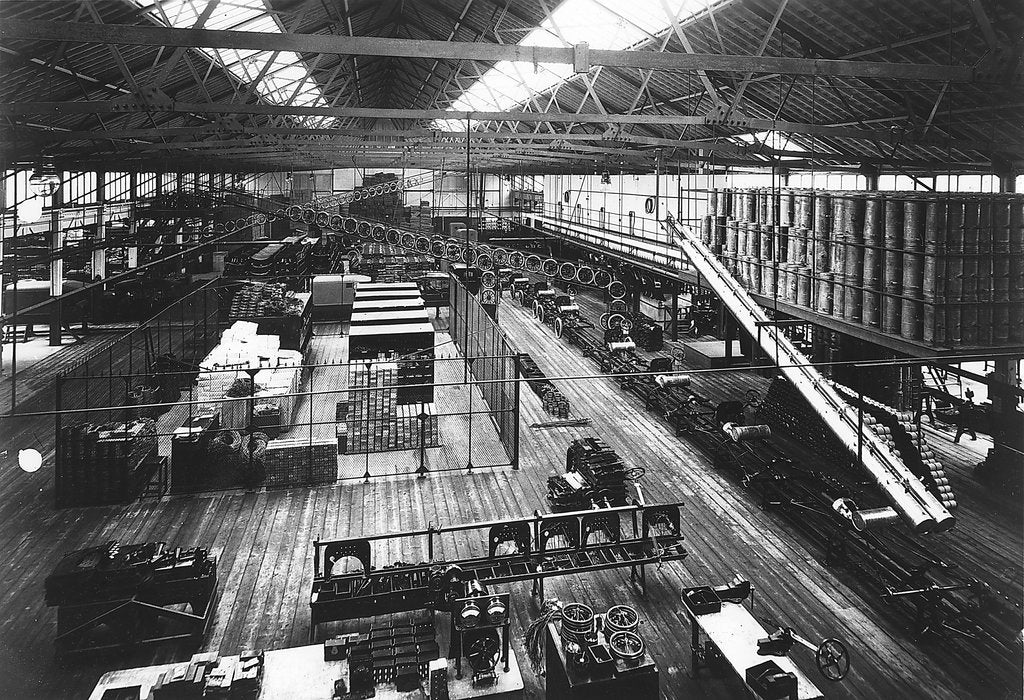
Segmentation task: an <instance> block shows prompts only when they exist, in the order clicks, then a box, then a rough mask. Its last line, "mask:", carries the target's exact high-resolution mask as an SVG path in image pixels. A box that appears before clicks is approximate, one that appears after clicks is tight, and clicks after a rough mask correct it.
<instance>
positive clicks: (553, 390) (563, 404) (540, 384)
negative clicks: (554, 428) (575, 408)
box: [519, 353, 572, 418]
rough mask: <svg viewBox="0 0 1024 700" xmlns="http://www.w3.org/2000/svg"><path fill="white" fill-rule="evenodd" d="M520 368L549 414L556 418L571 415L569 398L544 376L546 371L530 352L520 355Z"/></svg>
mask: <svg viewBox="0 0 1024 700" xmlns="http://www.w3.org/2000/svg"><path fill="white" fill-rule="evenodd" d="M519 369H520V372H521V373H522V375H523V378H524V379H526V380H527V381H526V383H527V384H528V385H529V387H530V388H531V389H532V390H533V393H535V394H536V395H537V397H538V398H540V400H541V405H542V406H543V407H544V411H545V412H546V413H548V415H551V416H554V417H555V418H568V417H569V414H570V413H571V411H572V408H571V406H570V405H569V399H567V398H566V397H565V394H563V393H562V392H561V391H559V390H558V387H556V386H555V385H554V384H552V383H551V382H550V381H548V379H547V378H546V377H545V376H544V371H543V370H542V369H541V368H540V367H538V366H537V363H536V362H535V361H534V359H533V358H532V357H530V355H529V354H527V353H523V354H522V355H521V356H520V360H519Z"/></svg>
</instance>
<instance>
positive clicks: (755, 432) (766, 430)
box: [722, 423, 772, 442]
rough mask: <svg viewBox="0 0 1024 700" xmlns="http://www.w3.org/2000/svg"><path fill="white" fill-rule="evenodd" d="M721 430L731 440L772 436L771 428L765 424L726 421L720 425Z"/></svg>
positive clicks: (740, 440) (738, 440)
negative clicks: (737, 423)
mask: <svg viewBox="0 0 1024 700" xmlns="http://www.w3.org/2000/svg"><path fill="white" fill-rule="evenodd" d="M722 432H724V433H725V434H726V435H728V436H729V438H730V439H731V440H732V441H733V442H745V441H747V440H760V439H762V438H770V437H771V436H772V429H771V428H770V427H768V426H767V425H736V424H735V423H726V424H725V425H723V426H722Z"/></svg>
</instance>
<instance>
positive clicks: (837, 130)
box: [0, 100, 985, 150]
mask: <svg viewBox="0 0 1024 700" xmlns="http://www.w3.org/2000/svg"><path fill="white" fill-rule="evenodd" d="M125 112H143V113H146V112H149V113H151V114H156V113H159V112H176V113H185V114H260V115H294V116H323V117H347V118H357V119H358V118H369V119H411V120H430V119H445V120H448V119H451V120H465V119H474V120H479V121H488V120H493V121H506V120H507V121H518V122H529V123H545V122H547V123H563V124H573V123H579V124H583V123H589V124H601V125H607V124H653V125H680V126H682V125H688V124H689V125H697V126H719V127H725V128H727V129H734V130H736V131H737V132H743V131H745V130H752V131H781V132H785V133H796V134H814V135H819V136H832V137H836V138H847V139H860V140H866V141H878V142H881V143H887V144H893V143H898V144H900V145H905V146H913V145H935V146H940V147H948V146H951V147H955V148H956V147H960V146H961V145H962V146H963V147H964V148H969V149H970V150H979V147H980V146H983V145H985V144H984V143H982V144H979V143H977V142H971V143H969V144H968V143H965V144H961V143H960V142H959V141H957V140H949V139H929V140H924V139H920V138H917V139H915V138H914V135H913V134H912V133H909V134H908V133H894V132H893V131H891V130H888V129H857V128H853V127H849V126H831V125H824V124H804V123H799V122H787V121H779V120H775V119H755V118H727V119H718V118H715V117H710V116H698V115H685V114H660V115H659V114H577V113H575V112H519V111H504V112H474V111H447V110H442V109H433V110H422V109H385V108H377V107H309V106H290V107H289V106H285V105H269V104H236V103H232V102H221V103H202V102H198V103H171V104H159V105H155V104H146V103H145V102H141V101H136V102H134V103H132V102H128V101H127V100H126V101H118V102H116V103H113V102H109V101H106V100H81V101H69V102H20V103H7V104H0V116H6V117H13V116H23V115H27V114H120V113H125Z"/></svg>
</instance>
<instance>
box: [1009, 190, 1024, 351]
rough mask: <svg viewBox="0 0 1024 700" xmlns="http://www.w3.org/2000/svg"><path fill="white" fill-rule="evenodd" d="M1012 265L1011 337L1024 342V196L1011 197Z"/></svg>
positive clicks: (1010, 285)
mask: <svg viewBox="0 0 1024 700" xmlns="http://www.w3.org/2000/svg"><path fill="white" fill-rule="evenodd" d="M1009 200H1010V202H1009V207H1010V210H1009V219H1010V230H1009V236H1010V243H1009V248H1010V255H1009V258H1010V265H1009V283H1008V285H1007V286H1008V288H1009V289H1008V292H1007V296H1008V298H1009V300H1010V303H1009V308H1008V309H1007V320H1008V323H1009V339H1010V342H1011V343H1019V342H1024V197H1022V196H1021V195H1019V194H1017V195H1012V196H1010V197H1009Z"/></svg>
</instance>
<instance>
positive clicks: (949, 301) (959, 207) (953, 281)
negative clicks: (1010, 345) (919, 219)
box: [944, 196, 964, 345]
mask: <svg viewBox="0 0 1024 700" xmlns="http://www.w3.org/2000/svg"><path fill="white" fill-rule="evenodd" d="M963 252H964V200H963V197H960V196H953V197H949V198H948V199H947V200H946V259H945V262H946V264H945V275H944V279H945V289H946V295H945V296H946V339H947V343H948V344H950V345H959V344H960V343H962V342H963V323H962V319H963V308H962V307H961V304H962V303H963V281H964V272H963V266H964V258H963Z"/></svg>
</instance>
